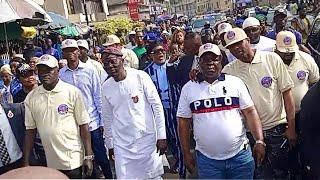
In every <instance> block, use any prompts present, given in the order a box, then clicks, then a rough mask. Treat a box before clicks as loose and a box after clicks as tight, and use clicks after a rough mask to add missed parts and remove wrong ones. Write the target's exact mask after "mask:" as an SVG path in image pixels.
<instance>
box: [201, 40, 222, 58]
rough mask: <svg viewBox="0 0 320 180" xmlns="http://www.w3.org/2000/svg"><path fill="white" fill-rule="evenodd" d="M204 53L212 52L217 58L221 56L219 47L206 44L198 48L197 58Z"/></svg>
mask: <svg viewBox="0 0 320 180" xmlns="http://www.w3.org/2000/svg"><path fill="white" fill-rule="evenodd" d="M206 52H212V53H214V54H215V55H217V56H220V55H221V51H220V49H219V47H218V46H217V45H215V44H211V43H206V44H203V45H202V46H200V48H199V57H201V56H202V55H203V54H204V53H206Z"/></svg>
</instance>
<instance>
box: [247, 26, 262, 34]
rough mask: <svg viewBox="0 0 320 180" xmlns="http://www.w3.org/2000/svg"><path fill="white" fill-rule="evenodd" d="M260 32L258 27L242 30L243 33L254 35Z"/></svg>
mask: <svg viewBox="0 0 320 180" xmlns="http://www.w3.org/2000/svg"><path fill="white" fill-rule="evenodd" d="M259 30H260V27H250V28H246V29H244V32H245V33H256V32H258V31H259Z"/></svg>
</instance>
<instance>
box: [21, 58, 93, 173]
mask: <svg viewBox="0 0 320 180" xmlns="http://www.w3.org/2000/svg"><path fill="white" fill-rule="evenodd" d="M37 68H38V75H39V79H40V81H41V83H42V84H43V85H41V86H39V87H37V88H36V89H34V90H33V91H31V92H30V93H29V94H28V96H27V98H26V100H25V108H26V110H25V125H26V129H27V130H26V136H25V141H24V142H25V144H24V150H23V158H24V159H23V163H24V166H28V165H29V157H30V151H31V149H32V147H33V142H34V137H35V134H36V132H37V130H38V132H39V134H40V137H41V141H42V144H43V147H44V150H45V153H46V159H47V166H48V167H50V168H53V169H58V170H60V171H61V172H63V173H64V174H66V175H67V176H68V177H69V178H77V179H80V178H82V174H83V173H84V175H86V176H90V175H91V173H92V169H93V165H92V160H93V157H94V156H93V152H92V149H91V138H90V132H89V130H88V129H89V126H88V123H89V122H90V118H89V115H88V113H87V111H86V109H85V106H84V102H83V99H82V94H81V92H80V91H79V90H78V89H77V88H76V87H74V86H72V85H70V84H67V83H65V82H63V81H61V80H59V65H58V60H57V59H56V58H55V57H53V56H51V55H43V56H42V57H41V58H40V62H39V63H38V64H37ZM83 171H84V172H83Z"/></svg>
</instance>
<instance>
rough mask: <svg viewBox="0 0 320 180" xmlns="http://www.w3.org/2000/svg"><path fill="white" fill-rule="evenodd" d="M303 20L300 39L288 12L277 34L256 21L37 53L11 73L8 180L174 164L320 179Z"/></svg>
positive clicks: (314, 86)
mask: <svg viewBox="0 0 320 180" xmlns="http://www.w3.org/2000/svg"><path fill="white" fill-rule="evenodd" d="M299 13H300V16H299V17H300V18H301V20H298V21H296V22H297V23H296V25H297V27H296V29H292V28H288V27H286V25H285V24H286V22H285V21H286V19H287V11H286V10H285V9H278V10H276V12H275V15H274V23H275V25H274V27H273V29H272V30H267V29H266V27H265V20H264V19H263V18H259V17H257V18H255V17H249V18H246V19H245V20H244V21H243V23H242V25H241V28H239V27H235V25H234V24H233V23H230V22H229V20H230V19H227V20H225V21H219V22H217V23H216V24H215V25H212V24H210V23H206V24H205V26H204V28H203V30H202V31H201V33H197V32H193V31H192V29H190V27H188V26H185V27H184V28H181V27H178V26H171V24H170V23H166V22H165V21H161V22H159V26H158V27H156V28H155V29H153V30H150V31H148V32H146V31H145V30H141V29H134V30H133V31H131V32H130V33H129V34H128V44H123V43H121V42H122V41H121V40H120V38H119V37H118V36H116V35H109V36H108V37H107V39H106V42H105V43H104V44H103V45H102V47H92V46H90V43H88V40H85V39H79V40H75V39H64V37H62V36H60V35H59V36H57V39H56V40H55V42H56V43H55V44H54V43H53V42H52V40H51V39H46V40H45V45H46V46H45V47H46V48H45V49H43V48H40V47H38V46H35V45H34V43H33V42H32V41H28V42H27V43H26V48H25V51H24V52H23V54H21V55H19V54H16V55H14V56H13V57H12V58H10V61H8V64H6V63H3V64H4V65H2V67H1V69H0V77H1V80H2V81H1V82H2V84H1V87H0V101H1V107H0V116H2V117H1V118H0V124H1V125H0V160H1V161H0V174H3V173H6V172H8V171H10V170H12V169H16V168H19V167H23V166H46V167H49V168H53V169H56V170H59V171H60V172H62V173H63V174H65V175H66V176H67V177H69V178H77V179H81V178H108V179H110V178H119V179H161V178H162V176H163V174H164V161H165V160H164V159H165V157H163V156H167V157H168V159H169V172H170V173H174V174H178V175H179V177H180V178H201V179H203V178H205V179H253V178H257V179H303V178H308V179H318V178H320V174H319V172H320V159H319V156H318V152H319V150H320V145H319V142H320V140H319V137H320V134H319V131H318V129H319V128H320V125H319V122H317V120H318V119H319V118H318V111H317V108H318V106H319V102H320V101H319V97H320V93H319V86H320V84H319V82H318V81H319V78H320V77H319V68H318V66H317V64H316V63H315V60H314V59H313V57H312V56H311V55H309V53H310V51H309V50H308V48H307V47H306V46H305V45H304V43H305V38H306V37H305V35H304V33H305V32H307V31H308V28H307V27H305V26H301V23H303V22H304V20H303V19H304V18H305V16H304V11H299ZM299 27H300V29H299ZM302 27H305V29H301V28H302ZM3 62H5V61H3ZM171 155H172V157H173V158H172V157H171ZM169 156H170V158H169ZM111 161H114V169H115V171H113V170H112V169H113V168H112V166H113V163H110V162H111ZM34 173H37V172H34Z"/></svg>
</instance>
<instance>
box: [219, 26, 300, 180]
mask: <svg viewBox="0 0 320 180" xmlns="http://www.w3.org/2000/svg"><path fill="white" fill-rule="evenodd" d="M224 39H225V41H226V48H228V49H229V50H230V52H231V53H232V54H233V55H234V56H235V57H236V58H237V60H235V61H233V62H231V63H229V64H228V65H226V66H225V67H224V69H223V70H222V72H224V73H227V74H230V75H234V76H237V77H239V78H240V79H242V80H243V81H244V83H245V84H246V85H247V87H248V90H249V92H250V95H251V97H252V100H253V102H254V104H255V106H256V108H257V111H258V114H259V116H260V119H261V123H262V128H263V131H264V139H265V143H266V146H267V148H266V150H267V151H266V159H268V160H267V161H265V162H263V163H262V164H257V165H258V166H257V168H256V171H255V178H258V179H287V178H289V170H288V169H289V168H288V167H289V165H288V151H289V148H293V147H294V146H295V144H296V140H297V135H296V132H295V105H294V100H293V96H292V88H293V87H294V83H293V81H292V79H291V78H290V75H289V73H288V71H287V68H286V66H285V65H284V63H283V62H282V59H281V58H280V56H279V55H277V54H276V53H274V52H267V51H259V50H256V49H252V48H251V44H250V40H249V38H248V36H247V35H246V33H245V32H244V31H243V30H242V29H240V28H233V29H232V30H230V31H228V32H227V33H226V34H225V35H224ZM251 133H252V132H251ZM248 137H249V139H251V144H252V145H253V144H255V142H254V141H253V140H252V138H251V135H249V136H248Z"/></svg>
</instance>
